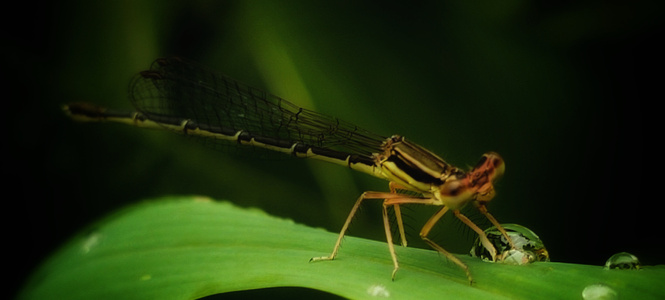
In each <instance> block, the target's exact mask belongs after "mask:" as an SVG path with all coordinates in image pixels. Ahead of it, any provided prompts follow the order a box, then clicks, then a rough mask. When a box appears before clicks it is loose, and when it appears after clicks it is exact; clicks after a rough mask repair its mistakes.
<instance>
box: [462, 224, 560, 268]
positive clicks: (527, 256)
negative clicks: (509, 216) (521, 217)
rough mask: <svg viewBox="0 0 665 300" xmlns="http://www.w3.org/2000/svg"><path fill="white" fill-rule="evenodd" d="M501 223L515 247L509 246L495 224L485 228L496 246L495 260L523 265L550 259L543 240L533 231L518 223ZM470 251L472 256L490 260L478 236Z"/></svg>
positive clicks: (488, 236) (488, 237) (486, 233)
mask: <svg viewBox="0 0 665 300" xmlns="http://www.w3.org/2000/svg"><path fill="white" fill-rule="evenodd" d="M502 225H503V228H504V229H505V230H506V233H508V236H510V238H511V239H512V240H513V243H514V244H515V249H511V248H510V244H509V243H508V240H506V238H505V237H504V236H503V234H501V232H500V231H499V230H498V229H496V227H495V226H492V227H490V228H487V229H486V230H485V235H487V239H489V240H490V242H491V243H492V245H494V247H495V248H496V251H497V261H499V262H503V263H507V264H516V265H524V264H528V263H531V262H534V261H550V256H549V253H548V252H547V249H545V245H544V244H543V241H542V240H541V239H540V238H539V237H538V235H536V234H535V233H534V232H533V231H531V230H530V229H529V228H526V227H524V226H522V225H518V224H502ZM470 253H471V256H473V257H479V258H481V259H483V260H486V261H492V257H491V255H490V253H489V251H487V249H486V248H485V247H484V246H483V245H482V243H481V242H480V239H479V238H476V241H475V242H474V243H473V247H471V251H470Z"/></svg>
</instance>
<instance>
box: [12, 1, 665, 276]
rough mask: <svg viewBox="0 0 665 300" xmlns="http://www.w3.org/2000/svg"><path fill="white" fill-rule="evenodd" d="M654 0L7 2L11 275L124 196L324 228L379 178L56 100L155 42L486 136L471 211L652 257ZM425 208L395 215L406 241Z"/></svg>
mask: <svg viewBox="0 0 665 300" xmlns="http://www.w3.org/2000/svg"><path fill="white" fill-rule="evenodd" d="M662 6H663V5H661V4H658V3H656V2H654V3H650V2H640V1H636V2H630V4H628V3H624V2H623V1H612V2H607V1H564V2H559V1H557V2H555V3H550V4H544V3H532V2H529V1H515V0H511V1H501V2H496V1H474V2H473V3H467V2H464V3H450V1H445V2H443V1H424V2H413V3H410V4H404V3H403V2H395V3H392V4H391V3H383V2H351V1H348V2H347V1H345V2H342V3H338V2H326V3H322V2H318V1H306V0H303V1H288V2H286V1H284V2H283V3H278V2H276V1H210V0H193V1H172V0H166V1H156V0H155V1H129V0H125V1H53V2H45V3H39V4H35V3H29V4H27V5H25V6H24V7H21V8H16V9H15V10H14V11H13V12H7V13H8V14H9V15H12V14H18V17H17V18H16V19H13V20H12V19H11V18H8V17H6V18H4V20H5V22H6V23H7V24H5V27H4V28H5V32H6V33H9V39H8V40H6V41H5V43H4V45H3V47H2V49H3V57H4V65H5V68H4V70H5V72H4V73H5V76H6V79H7V80H5V84H6V85H7V86H6V89H7V90H8V91H9V96H8V97H7V98H5V99H6V100H7V101H8V102H9V103H10V104H9V105H10V106H9V109H7V110H6V113H5V115H6V116H8V117H9V121H8V122H6V123H5V132H7V133H8V134H9V136H10V139H9V141H7V142H5V143H3V144H4V145H5V148H7V149H8V153H9V155H8V156H6V157H7V159H8V160H7V162H6V163H5V168H4V170H5V172H6V173H7V176H8V177H5V178H8V179H6V180H5V182H6V185H5V188H6V192H5V193H6V195H7V196H5V197H6V200H5V203H6V204H5V205H6V207H7V208H6V209H5V211H6V217H5V222H7V224H6V226H5V228H6V229H5V232H6V233H8V235H6V236H5V243H4V244H5V248H7V249H11V250H10V252H11V256H9V257H11V258H14V259H12V260H15V262H14V264H13V265H12V267H10V268H11V269H12V270H11V271H10V272H12V273H15V274H16V276H15V281H16V282H15V285H17V286H18V285H20V284H21V283H22V282H23V281H24V279H25V277H26V276H27V275H29V273H30V272H31V271H32V270H34V268H35V267H37V266H38V264H39V263H40V262H41V261H42V260H43V259H45V258H46V257H47V256H48V254H49V253H50V252H52V251H54V250H55V249H57V247H58V246H59V245H60V244H62V243H63V242H64V241H66V239H67V238H69V237H70V236H72V235H73V234H75V233H77V232H78V231H80V230H83V229H84V228H85V227H86V225H88V224H90V223H91V222H93V221H95V220H97V219H99V218H100V217H102V216H105V215H107V214H109V213H111V212H113V211H115V210H117V209H119V208H121V207H123V206H125V205H129V204H132V203H136V202H137V201H139V200H141V199H146V198H151V197H157V196H161V195H166V194H197V195H206V196H210V197H212V198H215V199H228V200H230V201H233V202H234V203H236V204H238V205H240V206H243V207H258V208H261V209H263V210H265V211H267V212H268V213H270V214H273V215H276V216H280V217H284V218H290V219H293V220H295V221H296V222H298V223H303V224H307V225H309V226H315V227H323V228H325V229H327V230H329V231H333V232H337V231H338V230H339V229H340V228H341V225H342V223H343V221H344V218H345V217H346V214H347V213H348V211H349V210H350V208H351V206H352V205H353V203H354V201H355V199H356V198H357V197H358V195H359V194H360V193H361V192H362V191H365V190H386V189H387V183H386V182H383V181H381V180H378V179H375V178H372V177H370V176H367V175H364V174H357V173H354V172H352V171H351V170H346V169H344V168H340V167H338V166H335V165H328V164H325V163H319V162H316V161H313V162H312V161H305V160H292V159H284V160H279V159H278V160H248V159H246V158H238V157H236V156H233V155H229V154H227V153H219V152H214V151H212V150H209V149H207V148H205V147H202V146H201V145H199V144H197V143H195V142H190V141H188V140H186V139H184V138H182V137H180V136H178V135H175V134H172V133H169V132H158V131H146V130H139V129H136V128H131V127H129V126H122V125H116V124H82V123H75V122H72V121H71V120H69V119H67V118H66V117H65V116H64V115H63V114H62V113H61V111H60V107H61V105H62V104H65V103H68V102H77V101H88V102H93V103H96V104H99V105H104V106H110V107H115V108H126V109H131V105H130V104H129V102H128V101H127V85H128V82H129V79H130V78H131V76H132V75H134V74H135V73H136V72H138V71H140V70H143V69H147V68H148V67H149V66H150V63H151V62H152V60H153V59H155V58H157V57H161V56H168V55H178V56H183V57H187V58H190V59H193V60H196V61H199V62H201V63H202V64H204V65H207V66H209V67H211V68H213V69H216V70H220V71H221V72H223V73H225V74H228V75H230V76H232V77H234V78H237V79H239V80H241V81H243V82H246V83H249V84H251V85H253V86H256V87H261V88H264V89H267V90H270V91H272V92H273V93H274V94H277V95H279V96H281V97H283V98H285V99H288V100H290V101H292V102H294V103H296V104H298V105H300V106H304V107H307V108H311V109H314V110H316V111H319V112H323V113H326V114H329V115H333V116H337V117H339V118H341V119H343V120H347V121H351V122H353V123H355V124H357V125H359V126H361V127H364V128H367V129H369V130H371V131H375V132H378V133H380V134H383V135H391V134H401V135H404V136H406V137H407V138H409V139H410V140H412V141H415V142H417V143H419V144H422V145H424V146H426V147H427V148H429V149H431V150H432V151H434V152H436V153H438V154H440V155H441V156H442V157H443V158H444V159H446V160H447V161H448V162H450V163H452V164H455V165H458V166H461V167H467V166H471V165H474V164H475V163H476V161H477V160H478V158H480V156H481V155H482V154H483V153H484V152H487V151H496V152H498V153H500V154H501V155H502V156H503V157H504V159H505V160H506V164H507V169H506V175H505V177H504V178H503V179H502V181H501V182H500V184H499V186H498V195H497V197H496V198H495V200H494V202H492V203H491V204H490V211H491V212H492V213H493V214H494V215H495V216H496V217H497V218H498V219H499V221H500V222H504V223H518V224H522V225H524V226H527V227H529V228H531V229H532V230H534V231H535V232H536V233H538V234H539V235H540V237H541V238H542V239H543V240H544V242H545V245H546V246H547V248H548V249H549V251H550V254H551V258H552V260H553V261H560V262H571V263H583V264H596V265H600V264H603V263H604V262H605V260H606V259H607V258H608V257H609V256H610V255H612V254H613V253H616V252H619V251H628V252H631V253H633V254H635V255H637V256H638V257H639V258H641V259H642V261H643V262H644V263H645V264H662V263H665V261H664V260H663V258H662V256H661V255H659V254H660V252H661V251H659V250H658V247H657V243H658V242H659V241H660V240H659V238H660V236H661V234H660V233H659V230H658V228H659V227H660V226H661V225H660V223H659V222H657V221H658V219H659V217H660V216H661V215H662V213H658V212H657V210H659V209H655V207H657V206H655V205H654V204H656V203H657V202H656V201H654V192H653V191H652V190H653V189H654V187H657V185H650V184H648V183H647V182H648V181H649V178H648V177H651V176H652V175H646V174H648V173H645V172H647V171H645V169H644V168H643V166H644V164H645V163H646V162H645V161H644V156H645V154H644V153H643V150H644V148H645V145H644V138H643V136H642V135H643V132H644V130H647V128H646V127H644V124H643V119H644V118H645V117H646V114H645V112H646V111H645V109H646V108H645V107H644V105H645V104H646V103H645V102H644V101H645V100H646V99H654V98H655V97H657V96H652V95H651V92H650V90H651V89H655V85H654V84H652V83H655V82H656V78H654V76H652V75H650V74H649V73H648V72H649V70H650V69H651V68H653V64H654V63H655V62H656V61H658V60H660V56H661V55H662V54H657V51H656V50H653V48H652V47H653V46H655V44H656V43H657V41H656V38H657V37H662V36H660V35H659V36H657V35H656V34H657V32H658V30H659V29H660V26H661V25H662V19H661V13H662V11H663V10H662V8H663V7H662ZM657 55H658V56H657ZM6 153H7V151H6ZM656 171H657V170H656ZM654 179H655V178H654ZM644 191H646V192H647V193H644ZM655 196H656V197H657V196H658V195H657V193H656V195H655ZM433 211H434V209H433V208H414V209H413V210H411V211H408V212H407V213H408V214H410V215H409V220H410V221H409V225H410V226H411V227H413V230H412V235H411V236H410V237H409V239H410V241H411V242H412V243H413V245H414V246H422V244H421V243H418V237H417V232H418V229H419V228H420V226H422V224H423V223H424V222H425V221H426V218H427V217H428V216H429V214H431V213H432V212H433ZM469 214H470V215H471V217H472V219H474V220H478V222H479V223H480V224H482V225H483V226H486V224H487V222H485V221H483V220H482V218H480V216H479V214H478V213H474V212H473V211H470V212H469ZM380 215H381V214H380V205H379V203H378V201H377V202H375V203H370V202H368V204H367V205H366V207H365V208H364V209H363V211H362V214H361V215H360V216H359V217H358V218H357V219H356V221H355V222H354V224H353V227H352V229H351V234H352V235H355V236H361V237H366V238H372V239H377V240H384V236H383V231H382V228H381V226H382V225H381V221H380V218H381V217H380ZM441 223H442V224H441V226H439V228H437V233H435V234H434V236H435V238H436V239H437V240H438V241H439V242H440V243H441V244H442V245H443V246H444V247H445V248H447V249H449V250H451V251H453V252H456V253H466V252H467V251H468V248H469V247H470V244H471V242H472V239H473V238H474V236H473V234H471V232H470V231H469V230H468V229H464V228H463V226H461V223H460V222H458V221H455V220H452V219H450V218H447V219H444V220H443V221H442V222H441ZM333 243H334V241H331V242H330V245H324V246H322V249H326V251H328V250H327V249H329V248H331V247H332V245H333ZM342 251H344V249H342ZM322 254H324V253H322ZM386 255H388V252H387V250H386ZM303 259H304V261H306V260H307V259H308V258H303ZM16 266H18V267H16Z"/></svg>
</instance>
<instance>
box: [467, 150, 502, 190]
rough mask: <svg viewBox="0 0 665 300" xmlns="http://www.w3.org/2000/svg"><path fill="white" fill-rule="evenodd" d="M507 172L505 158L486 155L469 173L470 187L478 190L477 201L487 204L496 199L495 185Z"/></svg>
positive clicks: (497, 155) (492, 153)
mask: <svg viewBox="0 0 665 300" xmlns="http://www.w3.org/2000/svg"><path fill="white" fill-rule="evenodd" d="M505 170H506V165H505V163H504V162H503V158H501V156H499V154H497V153H494V152H489V153H485V154H484V155H483V157H481V158H480V161H479V162H478V164H476V166H475V167H474V168H473V169H471V171H469V173H467V180H468V184H469V186H471V187H472V189H475V190H476V197H475V199H476V200H478V201H482V202H487V201H490V200H492V198H494V194H495V192H494V183H495V182H496V181H497V180H499V178H501V176H502V175H503V173H504V172H505Z"/></svg>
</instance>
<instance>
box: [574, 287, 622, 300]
mask: <svg viewBox="0 0 665 300" xmlns="http://www.w3.org/2000/svg"><path fill="white" fill-rule="evenodd" d="M582 299H585V300H613V299H619V294H617V292H616V291H615V290H613V289H612V288H610V287H609V286H606V285H604V284H592V285H589V286H587V287H585V288H584V290H582Z"/></svg>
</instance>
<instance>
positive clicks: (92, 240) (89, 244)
mask: <svg viewBox="0 0 665 300" xmlns="http://www.w3.org/2000/svg"><path fill="white" fill-rule="evenodd" d="M101 239H102V235H101V234H100V233H97V232H93V233H90V234H89V235H88V236H87V237H86V238H85V239H84V240H83V243H82V244H81V252H83V254H87V253H89V252H90V251H91V250H92V249H93V248H94V247H95V246H97V245H98V244H99V242H100V241H101Z"/></svg>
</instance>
